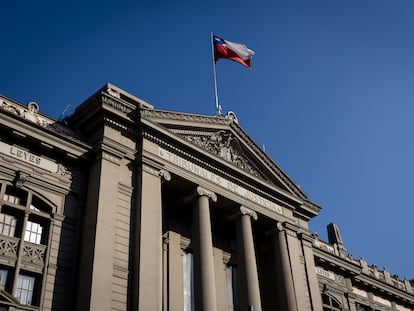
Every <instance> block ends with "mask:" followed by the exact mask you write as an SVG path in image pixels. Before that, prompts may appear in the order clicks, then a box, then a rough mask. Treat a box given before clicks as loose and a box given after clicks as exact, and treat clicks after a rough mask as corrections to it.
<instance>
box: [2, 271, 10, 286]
mask: <svg viewBox="0 0 414 311" xmlns="http://www.w3.org/2000/svg"><path fill="white" fill-rule="evenodd" d="M8 273H9V271H7V270H4V269H0V287H3V288H4V287H6V283H7V275H8Z"/></svg>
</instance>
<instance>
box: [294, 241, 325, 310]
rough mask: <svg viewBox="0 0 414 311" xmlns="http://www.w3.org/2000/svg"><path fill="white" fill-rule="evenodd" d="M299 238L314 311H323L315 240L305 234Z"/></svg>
mask: <svg viewBox="0 0 414 311" xmlns="http://www.w3.org/2000/svg"><path fill="white" fill-rule="evenodd" d="M299 238H300V239H301V241H302V249H303V256H304V258H305V268H306V276H307V279H308V286H309V293H310V298H311V304H312V310H322V299H321V293H320V292H319V285H318V279H317V277H316V274H315V257H314V255H313V249H312V244H313V240H314V238H313V237H311V236H309V235H307V234H305V233H300V234H299Z"/></svg>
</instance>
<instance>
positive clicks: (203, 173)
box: [158, 147, 283, 215]
mask: <svg viewBox="0 0 414 311" xmlns="http://www.w3.org/2000/svg"><path fill="white" fill-rule="evenodd" d="M158 156H159V157H160V158H162V159H164V160H166V161H168V162H170V163H172V164H174V165H176V166H178V167H180V168H182V169H184V170H186V171H187V172H190V173H192V174H194V175H197V176H199V177H201V178H203V179H204V180H208V181H210V182H212V183H214V184H215V185H217V186H219V187H222V188H224V189H226V190H229V191H231V192H233V193H235V194H237V195H239V196H241V197H243V198H245V199H247V200H249V201H251V202H253V203H256V204H258V205H260V206H262V207H264V208H265V209H267V210H270V211H272V212H276V213H278V214H281V215H283V208H282V207H281V206H280V205H278V204H276V203H274V202H272V201H270V200H268V199H266V198H265V197H263V196H261V195H258V194H256V193H254V192H252V191H250V190H249V189H247V188H244V187H243V186H240V185H238V184H235V183H234V182H232V181H230V180H228V179H225V178H223V177H221V176H219V175H217V174H216V173H214V172H212V171H210V170H207V169H205V168H203V167H201V166H199V165H197V164H195V163H193V162H190V161H188V160H186V159H184V158H182V157H179V156H177V155H175V154H174V153H172V152H170V151H168V150H166V149H163V148H161V147H158Z"/></svg>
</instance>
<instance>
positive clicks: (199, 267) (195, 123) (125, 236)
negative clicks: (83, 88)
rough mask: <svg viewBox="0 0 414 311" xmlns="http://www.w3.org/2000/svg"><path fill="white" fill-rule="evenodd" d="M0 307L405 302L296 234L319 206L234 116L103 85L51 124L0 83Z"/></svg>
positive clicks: (410, 304)
mask: <svg viewBox="0 0 414 311" xmlns="http://www.w3.org/2000/svg"><path fill="white" fill-rule="evenodd" d="M0 208H1V209H0V311H1V310H79V311H83V310H99V311H100V310H137V311H138V310H140V311H152V310H160V311H161V310H163V311H167V310H171V311H178V310H180V311H181V310H185V311H191V310H197V311H219V310H223V311H237V310H243V311H244V310H248V311H260V310H276V311H306V310H309V311H327V310H352V311H361V310H372V311H374V310H381V311H408V310H414V288H413V287H412V286H413V285H414V284H412V282H410V281H408V280H406V279H400V278H399V277H398V276H395V275H391V274H390V272H388V271H387V270H386V269H383V270H380V269H378V268H377V267H376V266H375V265H369V264H368V263H367V262H365V261H364V260H363V259H355V258H353V257H352V255H350V254H349V253H347V252H346V251H345V247H344V244H343V241H342V239H341V236H340V232H339V229H338V227H337V226H336V225H335V224H330V225H329V226H328V236H329V241H321V240H319V238H318V236H317V235H316V234H312V233H311V232H310V229H309V226H308V222H309V220H310V219H311V218H313V217H316V216H317V215H318V213H319V211H320V209H321V207H320V206H318V205H317V204H316V203H314V202H312V201H311V200H310V199H309V198H308V197H307V195H306V194H305V193H304V192H303V191H302V190H301V189H300V188H299V187H298V186H297V185H296V184H295V183H294V182H293V181H292V180H291V179H290V178H289V177H288V176H287V175H286V174H285V173H284V172H283V171H282V170H281V168H280V167H279V166H278V165H277V164H276V163H275V162H274V161H273V160H272V159H271V158H269V156H268V155H267V154H266V153H265V152H263V150H262V149H261V148H260V147H259V146H258V145H257V144H256V143H255V142H254V141H253V140H252V139H251V138H250V136H249V135H248V134H247V133H246V132H245V131H244V130H243V129H242V127H241V126H240V125H239V122H238V120H237V117H236V116H235V114H234V113H228V114H227V115H226V116H205V115H196V114H188V113H181V112H174V111H164V110H158V109H155V108H154V107H153V106H152V105H150V104H148V103H146V102H145V101H143V100H141V99H139V98H137V97H135V96H133V95H131V94H129V93H127V92H125V91H123V90H121V89H119V88H117V87H116V86H114V85H111V84H107V85H105V86H104V87H103V88H102V89H100V90H98V91H97V92H96V93H95V94H93V95H92V96H91V97H90V98H88V99H87V100H86V101H85V102H84V103H82V104H80V105H79V106H78V107H77V108H76V110H75V112H74V113H73V114H72V115H70V116H68V117H67V118H65V119H64V120H62V121H57V120H54V119H52V118H50V117H48V116H46V115H44V114H42V113H40V112H39V106H38V105H37V104H36V103H34V102H31V103H29V104H27V105H22V104H20V103H17V102H15V101H13V100H12V99H9V98H7V97H5V96H0Z"/></svg>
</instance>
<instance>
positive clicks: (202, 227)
mask: <svg viewBox="0 0 414 311" xmlns="http://www.w3.org/2000/svg"><path fill="white" fill-rule="evenodd" d="M197 192H198V194H199V195H200V196H199V197H198V200H197V201H196V202H195V206H194V212H193V226H194V248H195V249H194V279H195V282H194V291H195V307H196V310H197V311H215V310H216V309H217V303H216V282H215V272H214V257H213V241H212V234H211V223H210V206H209V199H210V198H213V200H214V198H215V199H216V196H215V194H213V193H210V192H207V191H206V190H204V189H202V188H200V187H198V188H197Z"/></svg>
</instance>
